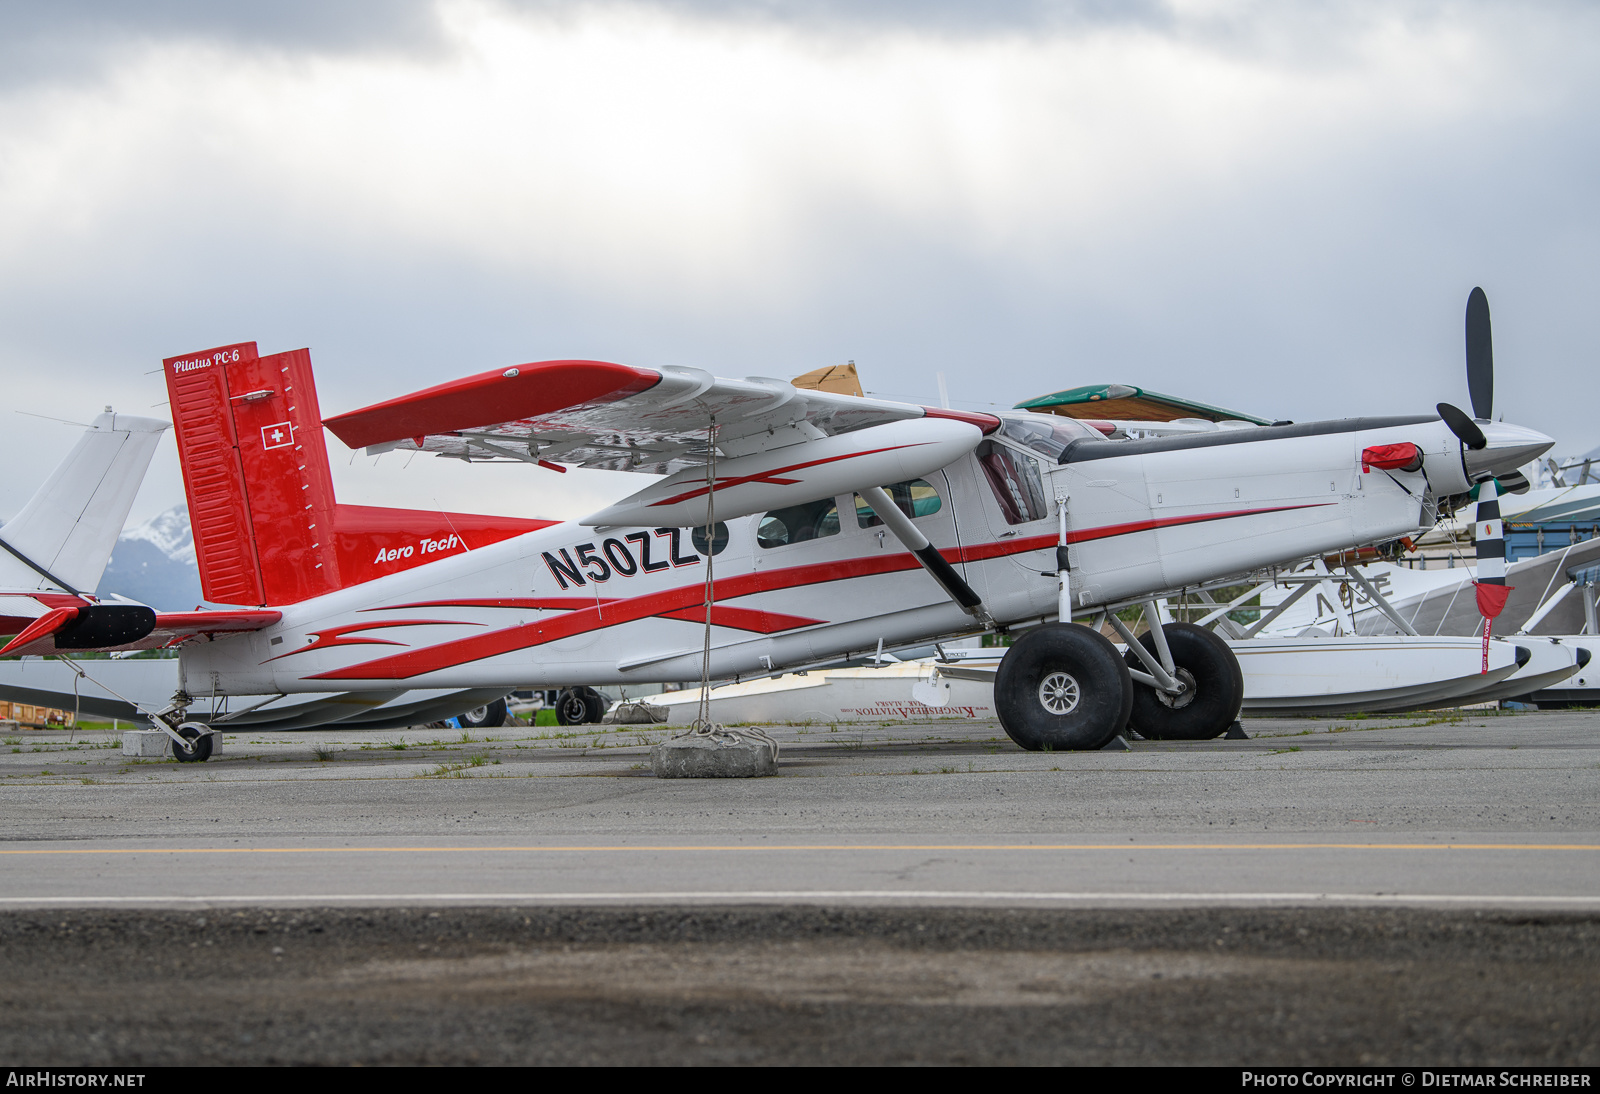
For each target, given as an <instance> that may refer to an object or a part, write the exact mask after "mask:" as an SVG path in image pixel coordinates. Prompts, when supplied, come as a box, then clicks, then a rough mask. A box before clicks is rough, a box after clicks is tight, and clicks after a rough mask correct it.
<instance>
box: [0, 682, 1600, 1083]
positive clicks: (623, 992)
mask: <svg viewBox="0 0 1600 1094" xmlns="http://www.w3.org/2000/svg"><path fill="white" fill-rule="evenodd" d="M1246 728H1247V730H1248V731H1249V732H1250V733H1251V735H1252V739H1251V740H1248V741H1220V740H1219V741H1213V742H1205V743H1155V742H1139V741H1135V742H1134V743H1133V747H1132V750H1131V751H1126V752H1102V753H1093V754H1076V753H1058V754H1045V753H1024V752H1021V751H1019V750H1017V749H1016V748H1015V747H1014V746H1013V745H1012V744H1011V743H1010V742H1009V741H1008V740H1007V739H1006V738H1005V737H1004V735H1003V734H1002V733H1001V732H1000V731H999V729H998V727H996V726H994V725H981V724H980V725H972V724H966V723H923V724H903V725H895V726H867V727H862V726H847V725H839V726H829V725H815V726H790V727H778V728H776V729H775V730H774V734H775V735H776V736H777V737H778V738H779V739H780V741H781V742H782V744H783V754H782V757H781V760H780V774H779V775H778V776H777V777H776V778H768V779H758V780H705V781H700V780H695V781H679V780H656V779H654V778H653V777H652V776H651V775H650V773H649V758H648V746H649V744H650V743H652V742H653V741H655V740H658V739H660V737H661V736H662V735H663V730H661V729H658V728H654V727H633V726H618V727H609V726H608V727H592V728H590V729H586V730H584V731H583V732H581V733H571V732H569V731H565V730H562V731H557V730H545V729H538V730H535V729H532V728H529V727H505V728H503V729H500V730H495V731H489V732H488V733H485V734H479V735H463V734H461V733H460V732H459V731H455V732H448V733H442V732H440V731H437V730H411V731H406V732H398V733H395V732H391V733H376V734H373V733H367V734H361V733H350V732H345V733H340V732H337V731H314V732H306V733H299V734H260V735H247V734H242V735H237V736H229V737H228V738H227V739H226V741H225V743H224V751H223V754H222V755H221V756H219V757H217V758H214V759H212V760H210V761H208V762H207V763H204V764H184V765H180V764H177V763H174V762H172V761H155V762H139V761H130V760H127V759H124V758H123V757H122V756H121V755H120V754H119V752H118V751H117V750H116V749H115V748H111V747H105V746H106V745H107V744H108V743H109V742H108V741H107V739H106V735H104V734H99V735H96V734H73V735H69V734H66V733H60V732H51V733H38V732H23V733H16V734H13V735H12V736H10V737H8V738H5V740H6V742H7V743H6V745H5V747H4V748H3V749H0V802H3V806H4V810H3V818H4V819H3V821H0V937H4V938H5V945H4V947H3V950H0V961H3V963H4V969H5V975H4V984H5V987H4V989H3V991H0V1006H3V1008H4V1010H3V1013H5V1014H6V1015H7V1016H8V1017H7V1020H6V1021H4V1022H0V1052H3V1054H4V1058H6V1059H8V1060H12V1061H16V1062H19V1063H27V1064H30V1065H32V1064H44V1063H75V1062H76V1063H111V1062H145V1063H158V1062H225V1061H239V1062H282V1063H290V1062H324V1063H339V1062H363V1063H406V1062H473V1061H477V1062H585V1061H587V1062H656V1063H662V1062H683V1063H692V1062H698V1063H705V1062H817V1063H843V1062H857V1063H859V1062H990V1063H995V1062H1018V1063H1021V1062H1145V1063H1152V1062H1163V1063H1181V1062H1209V1063H1236V1064H1243V1063H1256V1064H1265V1063H1269V1062H1280V1063H1289V1064H1301V1063H1306V1064H1309V1063H1314V1062H1328V1063H1350V1064H1354V1063H1360V1062H1363V1061H1367V1062H1374V1063H1376V1062H1384V1063H1407V1062H1409V1063H1446V1062H1455V1063H1466V1062H1483V1063H1491V1064H1495V1063H1546V1064H1582V1063H1587V1064H1594V1063H1596V1062H1600V1033H1597V1031H1600V1022H1597V1021H1596V1018H1597V1017H1600V1014H1597V1006H1596V1003H1595V1000H1597V999H1600V993H1597V992H1596V991H1595V990H1594V989H1595V987H1596V984H1595V980H1596V979H1597V977H1600V962H1597V961H1596V957H1597V942H1600V930H1597V927H1600V868H1597V867H1600V861H1597V860H1600V715H1596V714H1593V713H1589V712H1572V713H1550V712H1546V713H1524V714H1510V713H1504V712H1466V713H1465V714H1459V713H1457V714H1449V715H1412V716H1405V717H1399V718H1368V719H1361V718H1350V719H1323V720H1256V721H1252V722H1249V723H1247V725H1246ZM430 932H431V933H430ZM280 936H281V938H280ZM275 939H276V940H277V941H273V940H275ZM268 942H272V945H268ZM446 943H448V945H446ZM274 946H276V947H277V950H274V948H273V947H274ZM319 1001H320V1002H319ZM195 1023H199V1024H200V1025H201V1026H203V1027H204V1029H205V1033H204V1034H202V1035H198V1036H190V1035H187V1034H186V1032H185V1031H189V1030H193V1029H194V1027H195ZM515 1031H520V1032H515Z"/></svg>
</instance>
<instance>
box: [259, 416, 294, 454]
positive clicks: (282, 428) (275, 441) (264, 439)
mask: <svg viewBox="0 0 1600 1094" xmlns="http://www.w3.org/2000/svg"><path fill="white" fill-rule="evenodd" d="M291 444H294V426H292V425H290V424H289V423H288V422H274V423H273V424H272V425H264V426H262V427H261V447H262V448H284V447H287V446H288V445H291Z"/></svg>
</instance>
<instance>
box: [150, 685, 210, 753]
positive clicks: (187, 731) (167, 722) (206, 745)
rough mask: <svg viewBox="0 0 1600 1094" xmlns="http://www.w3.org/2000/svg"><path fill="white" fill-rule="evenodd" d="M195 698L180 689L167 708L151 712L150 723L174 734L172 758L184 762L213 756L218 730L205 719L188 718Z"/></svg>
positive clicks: (169, 735) (169, 734) (170, 734)
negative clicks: (191, 719) (194, 719)
mask: <svg viewBox="0 0 1600 1094" xmlns="http://www.w3.org/2000/svg"><path fill="white" fill-rule="evenodd" d="M192 702H194V700H193V699H192V698H191V697H190V696H189V695H187V694H186V693H184V692H182V691H179V692H175V693H174V694H173V696H172V702H171V703H170V704H169V705H168V706H167V709H165V710H163V711H160V712H158V713H156V714H151V715H149V718H150V724H151V725H153V726H155V728H157V729H159V730H160V731H161V732H163V733H165V734H166V735H167V736H168V737H171V738H172V758H173V759H174V760H177V761H178V762H179V763H181V764H187V763H202V762H204V761H205V760H209V759H210V758H211V750H212V745H213V743H214V738H215V737H216V735H217V731H216V730H214V729H212V728H211V727H210V726H208V725H206V724H205V723H204V722H188V721H185V720H184V716H185V715H186V714H188V712H189V704H190V703H192Z"/></svg>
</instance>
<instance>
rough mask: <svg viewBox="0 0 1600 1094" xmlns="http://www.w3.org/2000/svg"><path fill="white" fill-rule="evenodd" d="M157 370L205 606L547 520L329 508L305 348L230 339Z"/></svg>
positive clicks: (476, 543) (443, 550)
mask: <svg viewBox="0 0 1600 1094" xmlns="http://www.w3.org/2000/svg"><path fill="white" fill-rule="evenodd" d="M164 366H165V372H166V377H167V392H168V395H169V396H170V398H171V404H172V415H173V422H174V424H175V427H176V430H175V431H176V434H177V439H178V453H179V458H180V460H181V461H182V464H183V480H184V489H185V491H186V492H187V495H188V500H189V521H190V524H191V526H192V528H193V531H194V545H195V554H196V556H197V558H198V561H199V566H200V587H201V591H202V592H203V593H204V595H205V598H206V599H207V600H209V601H212V602H214V603H219V604H240V605H267V604H273V605H277V604H293V603H296V602H298V601H301V600H306V599H308V598H310V597H313V596H321V595H322V594H324V593H330V592H333V591H334V590H336V589H341V588H345V587H347V586H350V585H356V584H360V583H361V582H364V581H371V580H373V579H374V578H377V577H383V576H385V575H387V574H390V573H395V572H398V571H400V570H404V569H408V568H410V567H412V566H416V565H420V564H422V563H424V562H434V561H437V560H438V559H441V558H444V557H445V556H447V555H452V554H459V553H460V552H462V551H465V550H471V549H473V548H476V547H481V546H485V545H487V544H489V543H494V542H497V541H499V540H502V539H506V538H508V537H510V536H514V535H520V534H522V533H524V532H528V531H532V530H534V529H536V528H543V527H545V526H546V525H548V524H549V523H551V522H549V521H537V520H517V519H514V518H509V517H485V516H478V515H474V514H465V513H444V512H429V511H426V510H412V509H386V508H378V507H373V506H361V505H341V504H339V502H338V501H337V500H336V499H335V497H334V491H333V474H332V472H331V470H330V469H329V466H328V450H327V445H326V443H325V441H324V439H323V435H322V412H321V410H320V409H319V407H318V406H317V388H316V382H315V379H314V377H313V375H312V370H311V351H310V350H304V349H299V350H290V351H288V352H286V353H275V354H271V355H270V356H266V357H262V356H259V355H258V353H257V351H256V344H255V343H254V342H240V343H236V344H234V345H229V346H220V347H218V348H216V349H209V350H204V351H202V352H200V353H191V354H185V355H184V356H182V357H169V358H167V359H166V361H165V362H164Z"/></svg>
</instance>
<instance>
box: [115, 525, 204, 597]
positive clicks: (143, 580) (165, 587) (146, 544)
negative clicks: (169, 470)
mask: <svg viewBox="0 0 1600 1094" xmlns="http://www.w3.org/2000/svg"><path fill="white" fill-rule="evenodd" d="M95 591H96V592H97V593H99V595H100V596H102V597H106V596H110V595H111V594H113V593H116V594H118V595H120V596H125V597H127V598H129V599H130V600H137V601H139V602H140V603H141V604H148V605H150V606H151V607H152V608H156V609H157V610H159V611H168V612H178V611H189V610H191V609H193V608H194V607H195V606H196V605H197V604H199V603H200V569H199V567H198V565H197V564H196V562H195V553H194V533H193V532H192V531H191V530H190V528H189V508H188V506H186V505H174V506H173V507H172V508H171V509H168V510H167V511H166V512H164V513H158V514H157V515H156V516H153V517H151V518H150V519H149V520H147V521H145V522H144V523H143V524H141V525H138V526H137V527H135V528H129V529H127V530H125V531H124V532H123V533H122V535H121V536H120V537H119V538H118V539H117V546H116V548H115V549H114V550H113V551H112V552H111V561H110V562H109V563H107V564H106V572H105V576H104V577H102V578H101V579H100V587H99V588H98V589H96V590H95Z"/></svg>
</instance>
